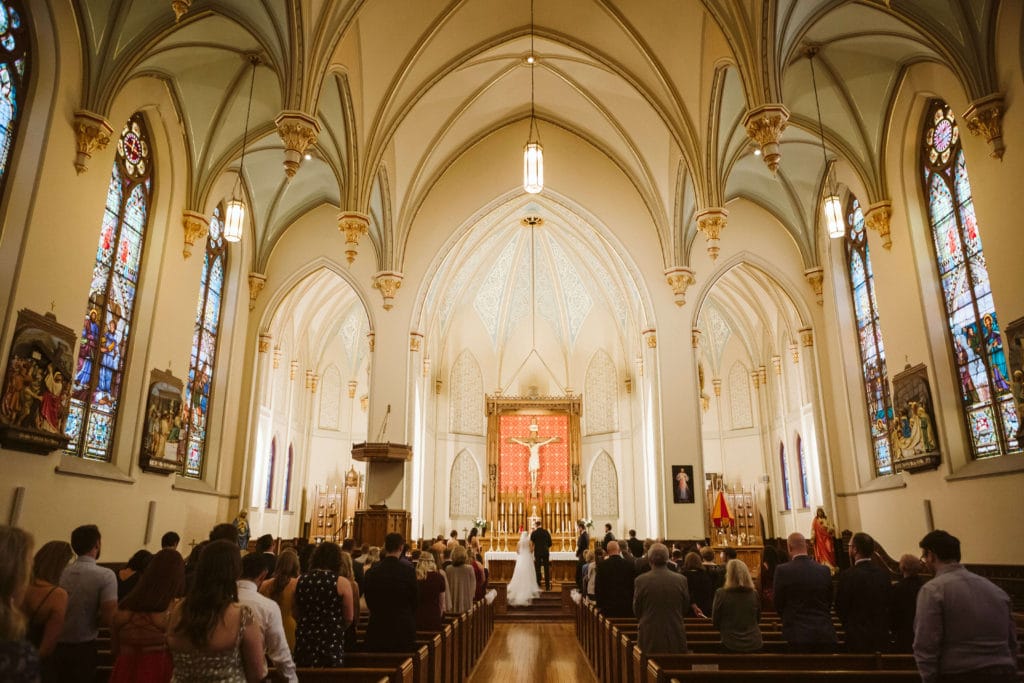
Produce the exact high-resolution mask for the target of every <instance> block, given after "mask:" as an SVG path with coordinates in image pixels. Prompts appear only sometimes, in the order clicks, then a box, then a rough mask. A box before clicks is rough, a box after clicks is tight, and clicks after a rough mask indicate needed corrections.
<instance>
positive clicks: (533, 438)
mask: <svg viewBox="0 0 1024 683" xmlns="http://www.w3.org/2000/svg"><path fill="white" fill-rule="evenodd" d="M555 441H561V439H560V438H559V437H557V436H551V437H548V438H546V439H542V438H541V437H540V427H538V426H537V421H536V420H534V421H533V423H532V424H531V425H530V436H529V437H528V438H526V439H516V438H511V439H509V443H517V444H519V445H520V446H526V447H527V448H528V449H530V459H529V461H528V462H527V467H528V469H529V470H530V490H531V491H532V492H533V496H534V497H537V476H538V475H539V474H540V447H541V446H544V445H546V444H549V443H552V442H555Z"/></svg>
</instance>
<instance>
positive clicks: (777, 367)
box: [771, 356, 782, 375]
mask: <svg viewBox="0 0 1024 683" xmlns="http://www.w3.org/2000/svg"><path fill="white" fill-rule="evenodd" d="M771 360H772V370H774V371H775V374H776V375H781V374H782V356H772V359H771Z"/></svg>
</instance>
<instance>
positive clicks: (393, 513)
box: [352, 441, 412, 547]
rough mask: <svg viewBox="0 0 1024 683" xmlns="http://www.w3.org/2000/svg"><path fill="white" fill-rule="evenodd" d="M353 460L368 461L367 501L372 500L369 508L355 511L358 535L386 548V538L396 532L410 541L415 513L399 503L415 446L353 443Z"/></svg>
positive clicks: (386, 442) (383, 442)
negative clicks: (406, 466) (413, 514)
mask: <svg viewBox="0 0 1024 683" xmlns="http://www.w3.org/2000/svg"><path fill="white" fill-rule="evenodd" d="M352 459H353V460H358V461H360V462H365V463H366V469H367V473H366V474H367V476H366V500H367V501H372V503H371V505H370V508H369V509H368V510H356V528H355V534H354V536H355V538H356V539H358V540H359V542H360V543H368V544H370V545H379V546H381V547H383V545H384V537H385V536H387V535H388V534H390V533H396V532H397V533H400V534H402V537H403V538H405V540H406V541H408V540H409V536H410V534H411V533H412V514H411V513H410V512H409V511H408V510H403V509H402V508H401V507H400V506H401V505H402V481H403V478H404V475H405V463H406V462H408V461H409V460H411V459H412V447H411V446H409V445H407V444H402V443H391V442H390V441H382V442H376V443H374V442H367V443H357V444H353V445H352Z"/></svg>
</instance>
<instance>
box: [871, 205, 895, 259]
mask: <svg viewBox="0 0 1024 683" xmlns="http://www.w3.org/2000/svg"><path fill="white" fill-rule="evenodd" d="M890 218H892V202H891V201H889V200H888V199H884V200H882V201H880V202H875V203H874V204H872V205H871V206H869V207H868V210H867V211H866V212H865V213H864V224H865V225H866V226H868V227H869V228H870V229H872V230H874V231H875V232H877V233H878V235H879V236H880V237H881V238H882V246H883V247H885V248H886V249H892V236H891V235H890V234H889V230H890V223H889V219H890Z"/></svg>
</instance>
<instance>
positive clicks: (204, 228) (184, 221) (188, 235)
mask: <svg viewBox="0 0 1024 683" xmlns="http://www.w3.org/2000/svg"><path fill="white" fill-rule="evenodd" d="M181 225H182V227H184V228H185V246H184V248H183V249H182V250H181V253H182V255H183V256H184V257H185V258H188V257H189V256H191V255H192V247H194V246H195V244H196V240H201V239H203V238H204V237H206V236H207V235H209V234H210V221H209V219H208V218H207V217H206V216H204V215H203V214H201V213H199V212H198V211H189V210H186V211H184V212H183V213H182V214H181Z"/></svg>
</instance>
